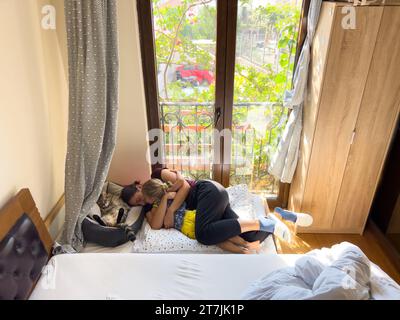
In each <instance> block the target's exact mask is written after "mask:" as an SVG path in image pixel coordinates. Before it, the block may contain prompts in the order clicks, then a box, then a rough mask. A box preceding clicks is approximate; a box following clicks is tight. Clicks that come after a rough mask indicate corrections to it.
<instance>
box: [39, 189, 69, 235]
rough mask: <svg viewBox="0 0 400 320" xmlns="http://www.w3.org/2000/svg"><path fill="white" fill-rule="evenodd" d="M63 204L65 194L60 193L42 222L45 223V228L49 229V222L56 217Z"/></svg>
mask: <svg viewBox="0 0 400 320" xmlns="http://www.w3.org/2000/svg"><path fill="white" fill-rule="evenodd" d="M64 204H65V194H62V196H61V197H60V199H59V200H58V201H57V203H56V204H55V205H54V207H53V209H51V211H50V213H49V214H48V215H47V216H46V218H45V219H44V224H45V225H46V228H47V230H50V227H51V224H52V223H53V221H54V220H55V219H56V218H57V216H58V214H59V213H60V211H61V209H62V208H63V207H64Z"/></svg>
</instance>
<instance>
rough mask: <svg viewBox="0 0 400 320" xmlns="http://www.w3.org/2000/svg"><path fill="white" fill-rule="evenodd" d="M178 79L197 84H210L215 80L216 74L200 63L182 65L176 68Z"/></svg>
mask: <svg viewBox="0 0 400 320" xmlns="http://www.w3.org/2000/svg"><path fill="white" fill-rule="evenodd" d="M176 79H177V80H181V81H187V82H190V83H191V84H193V85H195V86H198V85H210V84H211V83H212V82H214V74H213V73H212V72H211V71H210V70H206V69H204V68H203V67H201V66H199V65H180V66H179V67H177V68H176Z"/></svg>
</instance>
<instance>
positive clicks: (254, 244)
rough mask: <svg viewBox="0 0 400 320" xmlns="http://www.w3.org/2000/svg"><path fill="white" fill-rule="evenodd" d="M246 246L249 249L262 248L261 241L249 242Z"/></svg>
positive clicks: (257, 249)
mask: <svg viewBox="0 0 400 320" xmlns="http://www.w3.org/2000/svg"><path fill="white" fill-rule="evenodd" d="M246 248H247V249H249V250H255V251H259V250H260V241H253V242H247V244H246Z"/></svg>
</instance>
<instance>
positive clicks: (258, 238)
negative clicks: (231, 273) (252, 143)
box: [122, 168, 312, 253]
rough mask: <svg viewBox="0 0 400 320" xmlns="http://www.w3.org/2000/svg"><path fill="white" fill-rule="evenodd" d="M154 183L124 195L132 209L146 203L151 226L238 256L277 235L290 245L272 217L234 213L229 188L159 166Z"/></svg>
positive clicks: (289, 215) (302, 220)
mask: <svg viewBox="0 0 400 320" xmlns="http://www.w3.org/2000/svg"><path fill="white" fill-rule="evenodd" d="M151 178H152V179H150V180H149V181H147V182H146V183H144V184H143V185H140V184H139V183H134V184H133V185H130V186H127V187H125V188H124V189H123V191H122V198H123V200H124V201H125V202H127V203H128V204H129V205H131V206H137V205H144V206H145V212H146V218H147V221H148V223H149V224H150V226H151V228H153V229H161V228H167V229H168V228H172V227H174V228H176V229H178V230H179V231H181V232H182V233H184V234H185V235H187V236H188V237H190V238H192V239H196V240H197V241H199V242H200V243H202V244H204V245H218V246H219V247H221V248H222V249H224V250H227V251H231V252H235V253H250V252H251V251H253V250H255V251H257V250H258V248H259V246H260V243H261V242H263V241H264V240H265V239H266V238H267V237H268V235H270V234H271V233H273V234H274V235H276V236H277V237H279V238H280V239H282V240H284V241H288V242H290V240H291V236H290V231H289V229H288V228H287V227H286V225H285V224H283V223H282V222H281V221H280V220H279V219H277V218H275V217H274V216H273V215H271V217H263V218H260V219H255V220H243V219H240V218H239V216H238V215H237V214H236V213H235V212H234V211H233V210H232V208H231V206H230V204H229V196H228V193H227V191H226V190H225V188H224V187H223V186H222V185H220V184H219V183H217V182H215V181H211V180H198V181H194V180H188V179H184V178H183V177H182V175H181V174H180V173H179V172H177V171H172V170H169V169H167V168H160V169H157V170H155V171H154V172H153V174H152V176H151ZM275 211H276V212H278V213H279V214H280V215H281V217H282V218H283V219H285V220H288V221H292V222H294V223H295V224H297V225H299V226H309V225H311V223H312V217H311V216H310V215H308V214H303V213H294V212H291V211H286V210H282V209H281V208H276V209H275Z"/></svg>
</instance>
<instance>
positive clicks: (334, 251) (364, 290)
mask: <svg viewBox="0 0 400 320" xmlns="http://www.w3.org/2000/svg"><path fill="white" fill-rule="evenodd" d="M242 298H243V299H258V300H282V299H302V300H317V299H319V300H321V299H324V300H325V299H329V300H333V299H335V300H366V299H396V300H397V299H400V286H399V285H397V283H396V282H394V281H393V280H392V279H390V278H389V277H387V275H385V273H384V272H383V271H382V270H380V269H379V267H378V266H376V265H374V264H373V263H372V262H370V261H369V260H368V258H367V257H366V256H365V254H364V253H363V252H362V251H361V249H360V248H358V247H357V246H355V245H353V244H351V243H348V242H343V243H341V244H338V245H335V246H333V247H332V248H330V249H328V248H324V249H320V250H313V251H310V252H309V253H308V254H305V255H304V256H303V257H301V258H300V259H298V260H297V261H296V263H295V265H294V267H287V268H283V269H280V270H277V271H274V272H271V273H269V274H267V275H266V276H264V277H262V278H261V279H259V280H257V281H255V282H253V283H252V284H251V285H250V286H249V287H248V288H247V289H246V291H245V292H244V294H243V295H242Z"/></svg>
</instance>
